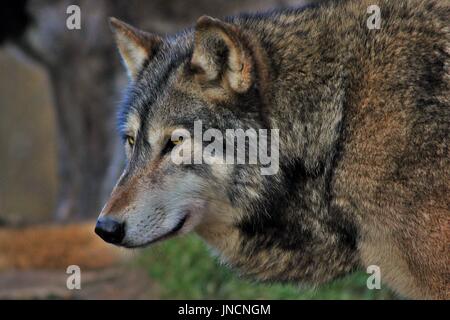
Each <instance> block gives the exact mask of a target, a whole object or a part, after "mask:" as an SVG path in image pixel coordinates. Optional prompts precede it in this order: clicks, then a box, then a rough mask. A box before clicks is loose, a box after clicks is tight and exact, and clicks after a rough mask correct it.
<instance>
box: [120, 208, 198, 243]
mask: <svg viewBox="0 0 450 320" xmlns="http://www.w3.org/2000/svg"><path fill="white" fill-rule="evenodd" d="M188 217H189V214H186V215H185V216H184V217H183V218H182V219H181V220H180V221H179V222H178V223H177V225H176V226H175V227H174V228H173V229H172V230H171V231H169V232H168V233H166V234H163V235H162V236H159V237H157V238H155V239H153V240H150V241H148V242H146V243H144V244H140V245H129V244H126V243H125V244H122V245H121V246H122V247H125V248H129V249H131V248H143V247H147V246H149V245H151V244H154V243H156V242H159V241H161V240H165V239H168V238H171V237H173V236H175V235H176V234H177V233H178V231H180V230H181V229H182V228H183V226H184V225H185V223H186V221H187V220H188Z"/></svg>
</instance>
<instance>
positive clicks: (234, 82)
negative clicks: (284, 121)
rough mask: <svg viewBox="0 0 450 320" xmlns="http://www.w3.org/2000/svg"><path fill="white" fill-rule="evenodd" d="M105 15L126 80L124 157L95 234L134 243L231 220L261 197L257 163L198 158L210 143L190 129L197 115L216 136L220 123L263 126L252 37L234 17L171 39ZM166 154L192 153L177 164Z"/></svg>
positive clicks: (260, 61) (261, 78)
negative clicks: (122, 166) (235, 162)
mask: <svg viewBox="0 0 450 320" xmlns="http://www.w3.org/2000/svg"><path fill="white" fill-rule="evenodd" d="M110 23H111V27H112V29H113V32H114V35H115V38H116V42H117V45H118V49H119V52H120V54H121V57H122V60H123V62H124V64H125V66H126V68H127V71H128V75H129V80H130V83H129V87H128V90H127V93H126V96H125V99H124V102H123V106H122V108H121V110H120V113H119V130H120V134H121V136H122V138H123V143H124V147H125V150H126V155H127V165H126V168H125V170H124V172H123V174H122V176H121V177H120V179H119V181H118V182H117V185H116V186H115V188H114V190H113V191H112V194H111V197H110V199H109V200H108V202H107V203H106V205H105V206H104V208H103V210H102V212H101V214H100V217H99V219H98V222H97V226H96V232H97V233H98V234H99V235H100V236H101V237H102V238H103V239H105V240H106V241H108V242H111V243H114V244H117V245H121V246H125V247H140V246H145V245H148V244H150V243H153V242H156V241H158V240H161V239H164V238H167V237H169V236H173V235H177V234H184V233H187V232H189V231H192V230H203V232H208V231H205V230H208V228H209V226H211V225H212V224H214V225H223V226H229V225H233V224H236V223H238V221H239V219H240V217H241V216H242V215H244V214H245V206H246V205H247V206H248V205H249V204H250V203H251V202H252V199H256V198H258V197H260V196H261V192H260V190H259V188H260V185H261V181H262V179H263V177H262V176H261V174H260V171H259V166H258V165H255V164H253V165H252V164H247V165H245V164H244V165H239V164H236V165H235V164H230V163H223V162H221V161H215V160H217V159H214V158H215V155H217V154H216V153H212V159H204V157H205V156H204V153H203V152H202V150H203V147H205V144H207V143H208V142H207V141H204V140H202V139H198V137H196V136H195V132H194V131H195V124H196V123H199V121H201V123H202V130H208V129H212V128H214V129H213V130H218V131H219V132H222V133H223V134H224V137H225V132H226V130H227V129H242V130H248V129H251V130H259V129H262V128H267V127H268V126H269V125H270V124H269V123H268V120H267V119H266V118H265V116H264V112H263V109H264V97H263V96H262V94H261V92H262V91H263V89H264V83H265V81H266V78H267V70H266V63H265V61H264V60H265V58H264V56H263V54H262V51H261V49H260V46H259V44H258V43H256V42H255V39H253V38H251V37H249V36H248V35H247V34H245V33H244V32H242V31H241V30H240V29H239V28H238V26H237V25H235V24H232V23H226V22H222V21H219V20H216V19H213V18H210V17H202V18H200V19H199V20H198V22H197V24H196V26H195V28H194V29H191V30H187V31H185V32H183V33H181V34H178V35H176V36H174V37H169V38H161V37H159V36H156V35H152V34H149V33H146V32H143V31H140V30H137V29H135V28H134V27H132V26H130V25H127V24H125V23H123V22H121V21H119V20H117V19H114V18H112V19H111V21H110ZM246 132H247V131H246ZM207 140H212V138H211V137H209V138H207ZM228 140H229V139H228ZM228 140H227V139H225V140H224V141H225V142H220V141H217V143H219V145H220V144H222V143H223V144H228V145H229V141H228ZM233 141H234V140H233ZM231 143H232V144H234V143H235V142H231ZM216 146H218V145H217V144H216ZM249 148H251V146H250V142H249V143H248V145H247V146H246V149H247V150H248V149H249ZM174 154H175V155H177V154H178V155H181V154H182V156H183V157H186V156H187V155H189V156H192V158H193V159H194V161H192V162H191V163H185V162H183V163H181V164H180V163H177V161H174ZM234 156H235V155H234V154H233V155H232V157H234ZM210 158H211V157H210ZM195 159H196V160H197V162H196V161H195ZM198 160H200V161H198ZM211 232H212V231H211Z"/></svg>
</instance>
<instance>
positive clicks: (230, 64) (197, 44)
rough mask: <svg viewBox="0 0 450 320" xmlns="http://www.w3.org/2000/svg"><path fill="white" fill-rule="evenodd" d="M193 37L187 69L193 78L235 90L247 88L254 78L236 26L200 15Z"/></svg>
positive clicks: (245, 42)
mask: <svg viewBox="0 0 450 320" xmlns="http://www.w3.org/2000/svg"><path fill="white" fill-rule="evenodd" d="M194 37H195V40H194V51H193V54H192V60H191V69H192V70H194V72H195V75H196V79H197V80H198V81H200V82H201V83H204V84H213V83H215V84H218V85H220V86H222V87H224V88H225V89H231V90H232V91H234V92H236V93H245V92H247V91H248V89H249V88H250V87H251V85H252V83H253V80H254V79H253V74H254V61H253V57H252V52H251V50H250V47H249V43H248V41H246V39H245V38H244V37H243V35H242V33H241V31H240V30H239V28H238V26H236V25H233V24H229V23H225V22H222V21H220V20H218V19H214V18H211V17H208V16H202V17H201V18H200V19H198V21H197V24H196V27H195V36H194Z"/></svg>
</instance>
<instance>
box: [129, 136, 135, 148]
mask: <svg viewBox="0 0 450 320" xmlns="http://www.w3.org/2000/svg"><path fill="white" fill-rule="evenodd" d="M127 142H128V144H129V145H130V146H131V147H132V146H134V138H133V137H132V136H128V137H127Z"/></svg>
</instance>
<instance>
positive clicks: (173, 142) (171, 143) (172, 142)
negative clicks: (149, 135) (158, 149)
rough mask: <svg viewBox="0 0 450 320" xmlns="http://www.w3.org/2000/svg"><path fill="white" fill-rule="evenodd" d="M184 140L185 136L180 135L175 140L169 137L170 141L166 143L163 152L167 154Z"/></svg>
mask: <svg viewBox="0 0 450 320" xmlns="http://www.w3.org/2000/svg"><path fill="white" fill-rule="evenodd" d="M183 140H184V138H183V137H178V138H176V139H173V140H172V139H169V141H167V143H166V146H165V147H164V149H163V150H162V154H166V153H168V152H170V151H171V150H172V149H173V148H174V147H175V146H177V145H179V144H181V143H182V142H183Z"/></svg>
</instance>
